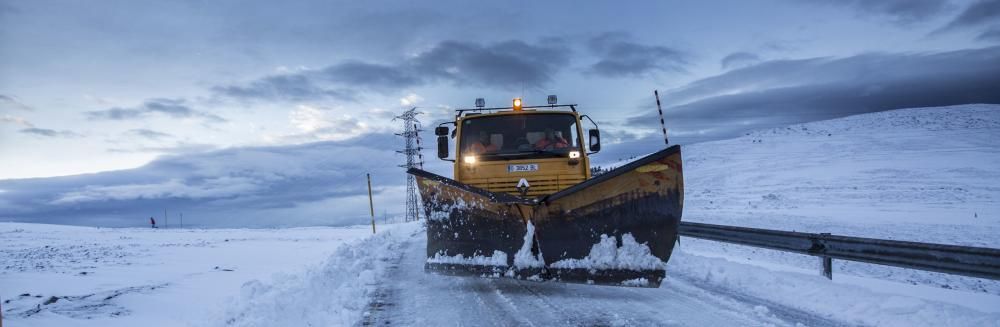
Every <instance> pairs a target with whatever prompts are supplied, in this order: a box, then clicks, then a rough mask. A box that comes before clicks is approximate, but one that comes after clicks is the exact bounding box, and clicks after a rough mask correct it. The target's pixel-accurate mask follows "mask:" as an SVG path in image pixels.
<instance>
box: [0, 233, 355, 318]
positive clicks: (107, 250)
mask: <svg viewBox="0 0 1000 327" xmlns="http://www.w3.org/2000/svg"><path fill="white" fill-rule="evenodd" d="M370 228H371V227H366V226H358V227H347V228H327V227H315V228H290V229H207V230H192V229H155V230H154V229H150V228H146V229H133V228H92V227H76V226H59V225H44V224H24V223H0V244H2V245H0V300H2V301H0V302H2V306H3V316H4V326H78V325H90V326H140V325H147V326H153V325H157V326H185V325H199V324H202V323H204V324H206V325H222V324H223V323H224V321H223V320H224V318H223V317H224V316H225V312H226V310H227V307H228V305H229V302H230V299H231V298H232V297H233V296H235V295H239V294H240V291H241V289H247V288H246V287H244V283H246V282H249V281H252V280H258V279H261V280H272V281H273V280H276V279H277V278H278V277H276V276H275V274H276V273H279V272H288V273H293V274H300V273H302V270H303V269H305V267H306V266H309V265H318V264H320V263H322V262H324V261H325V260H326V259H327V258H328V257H330V256H331V254H334V253H335V250H337V248H338V247H339V246H340V245H342V244H343V243H345V242H351V241H355V240H358V239H362V238H365V237H369V236H370V235H371V229H370ZM350 278H352V279H356V278H357V276H353V277H350ZM293 298H294V297H293Z"/></svg>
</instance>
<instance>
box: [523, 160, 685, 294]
mask: <svg viewBox="0 0 1000 327" xmlns="http://www.w3.org/2000/svg"><path fill="white" fill-rule="evenodd" d="M683 197H684V180H683V174H682V170H681V151H680V146H677V145H675V146H672V147H669V148H667V149H664V150H662V151H659V152H656V153H653V154H651V155H648V156H646V157H644V158H641V159H638V160H636V161H633V162H631V163H629V164H627V165H625V166H622V167H619V168H617V169H615V170H612V171H610V172H606V173H604V174H601V175H599V176H597V177H594V178H592V179H590V180H588V181H585V182H583V183H580V184H577V185H574V186H571V187H569V188H567V189H564V190H562V191H559V192H556V193H555V194H552V195H549V196H548V197H545V198H543V199H542V200H541V201H539V205H538V206H537V207H536V208H535V210H534V215H533V217H532V222H533V224H534V226H535V229H536V231H535V238H536V239H537V240H538V247H539V250H540V252H541V253H542V255H543V256H544V258H545V263H546V267H547V269H548V270H549V271H548V273H549V274H550V275H552V276H553V277H556V278H557V279H560V280H563V281H570V282H585V283H595V284H618V285H624V286H640V287H659V286H660V282H661V281H662V280H663V278H664V277H665V276H666V263H667V261H668V260H670V254H671V253H672V252H673V249H674V244H676V242H677V229H678V226H679V225H680V221H681V212H682V206H683V202H684V199H683Z"/></svg>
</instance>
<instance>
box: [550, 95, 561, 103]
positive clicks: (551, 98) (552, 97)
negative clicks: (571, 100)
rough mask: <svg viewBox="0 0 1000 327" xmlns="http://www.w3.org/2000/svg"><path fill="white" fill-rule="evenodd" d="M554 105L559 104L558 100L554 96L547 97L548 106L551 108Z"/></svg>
mask: <svg viewBox="0 0 1000 327" xmlns="http://www.w3.org/2000/svg"><path fill="white" fill-rule="evenodd" d="M556 103H559V98H557V97H556V95H555V94H552V95H549V105H550V106H553V105H555V104H556Z"/></svg>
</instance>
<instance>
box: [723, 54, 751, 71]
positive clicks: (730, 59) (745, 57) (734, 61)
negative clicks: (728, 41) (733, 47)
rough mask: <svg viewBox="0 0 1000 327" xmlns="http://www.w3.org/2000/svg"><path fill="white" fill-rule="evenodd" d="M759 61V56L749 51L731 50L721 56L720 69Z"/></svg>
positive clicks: (743, 65)
mask: <svg viewBox="0 0 1000 327" xmlns="http://www.w3.org/2000/svg"><path fill="white" fill-rule="evenodd" d="M759 61H760V56H758V55H756V54H753V53H749V52H733V53H730V54H729V55H727V56H725V57H723V58H722V60H721V61H720V62H719V64H721V65H722V69H729V68H737V67H745V66H747V65H752V64H755V63H757V62H759Z"/></svg>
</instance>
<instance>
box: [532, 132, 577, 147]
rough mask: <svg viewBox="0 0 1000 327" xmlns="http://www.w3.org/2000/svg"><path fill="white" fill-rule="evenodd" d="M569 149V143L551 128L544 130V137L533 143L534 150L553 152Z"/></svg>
mask: <svg viewBox="0 0 1000 327" xmlns="http://www.w3.org/2000/svg"><path fill="white" fill-rule="evenodd" d="M567 147H569V142H567V141H566V139H564V138H562V136H560V135H558V134H556V132H555V131H553V130H552V129H551V128H546V129H545V137H543V138H542V139H540V140H538V142H535V150H553V149H563V148H567Z"/></svg>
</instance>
